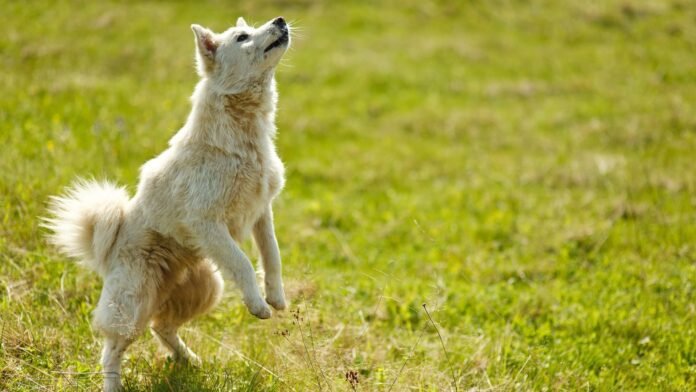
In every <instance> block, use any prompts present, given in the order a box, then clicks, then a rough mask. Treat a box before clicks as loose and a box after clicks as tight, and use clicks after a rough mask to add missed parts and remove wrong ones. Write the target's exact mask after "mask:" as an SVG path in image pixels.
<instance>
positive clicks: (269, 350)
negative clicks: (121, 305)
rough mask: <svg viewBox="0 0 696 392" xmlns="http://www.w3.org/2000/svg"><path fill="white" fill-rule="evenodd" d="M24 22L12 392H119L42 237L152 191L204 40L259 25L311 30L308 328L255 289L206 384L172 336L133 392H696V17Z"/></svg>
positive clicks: (283, 199)
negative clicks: (154, 163) (102, 390)
mask: <svg viewBox="0 0 696 392" xmlns="http://www.w3.org/2000/svg"><path fill="white" fill-rule="evenodd" d="M0 8H1V9H3V18H2V22H3V23H2V24H0V52H1V53H2V56H0V67H1V68H2V72H0V86H2V94H0V146H1V150H0V152H1V155H0V222H1V226H0V331H2V333H1V335H2V340H1V345H0V389H4V390H42V389H48V390H55V389H70V390H72V389H83V388H84V389H95V388H97V387H98V385H99V382H100V377H99V375H98V374H93V373H91V372H95V371H98V367H97V363H98V360H99V346H100V344H99V338H98V336H95V335H94V334H93V333H92V332H91V329H90V327H89V320H90V312H91V310H92V309H93V307H94V305H95V302H96V300H97V298H98V293H99V289H100V287H101V282H99V281H98V279H96V277H95V276H94V275H92V274H90V273H88V272H85V271H83V270H81V269H79V268H78V267H77V266H76V265H75V264H74V263H73V262H72V261H70V260H67V259H65V258H64V257H62V256H60V255H58V254H57V253H56V251H55V250H54V249H53V248H51V247H48V246H47V245H46V243H45V240H44V238H43V232H42V230H41V229H40V228H39V227H38V220H37V216H39V215H42V214H43V213H44V207H45V202H46V200H47V197H48V195H50V194H56V193H58V192H60V191H61V189H62V188H63V187H64V186H66V185H67V184H69V183H70V181H71V180H72V179H73V178H74V177H75V176H78V175H81V176H88V175H94V176H97V177H106V178H109V179H112V180H115V181H117V182H119V183H121V184H126V185H128V186H129V187H130V189H131V190H134V188H135V184H136V181H137V174H138V167H139V166H140V165H141V164H142V163H143V162H144V161H146V160H147V159H149V158H151V157H153V156H154V155H156V154H157V153H158V152H160V151H161V150H163V149H164V148H165V146H166V142H167V140H168V139H169V137H171V135H173V133H174V132H175V131H176V130H177V129H178V128H179V127H180V126H181V125H182V124H183V122H184V120H185V117H186V115H187V113H188V110H189V102H188V96H189V95H190V94H191V92H192V89H193V86H194V84H195V82H196V80H197V77H196V75H195V73H194V70H193V37H192V33H191V31H190V29H189V25H190V24H191V23H200V24H203V25H206V26H208V27H210V28H212V29H214V30H216V31H221V30H224V29H226V28H227V27H229V26H230V25H232V24H233V23H234V21H235V20H236V17H237V16H239V15H243V16H245V17H246V18H247V21H249V22H255V23H257V24H260V23H262V22H264V21H265V20H268V19H270V18H272V17H274V16H277V15H283V16H285V17H286V18H287V19H289V20H294V21H295V24H296V25H297V26H299V27H301V32H300V33H301V35H300V36H297V37H296V39H295V41H294V44H293V48H292V49H291V51H290V52H289V53H288V54H287V55H286V60H285V61H284V63H283V65H282V66H281V67H280V68H279V70H278V72H277V80H278V84H279V90H280V108H279V113H278V127H279V134H278V140H277V143H278V149H279V152H280V154H281V157H282V158H283V160H284V161H285V163H286V166H287V176H288V183H287V188H286V189H285V191H284V193H282V195H281V196H280V198H279V199H278V201H277V203H276V208H275V209H276V214H275V215H276V226H277V231H278V238H279V241H280V244H281V253H282V255H283V259H284V264H285V275H286V281H287V291H288V294H289V297H290V300H291V301H292V302H293V305H292V307H291V310H292V312H285V313H284V314H278V315H276V316H275V317H274V318H273V319H272V320H270V321H258V320H256V319H254V318H253V317H251V316H249V315H248V314H247V312H246V310H245V309H244V307H243V305H242V303H241V301H240V299H239V295H238V293H237V292H236V291H235V290H234V289H231V288H229V287H231V285H230V284H228V290H227V294H226V297H225V300H224V301H223V303H222V304H221V306H219V308H218V309H217V310H216V311H215V312H214V313H213V314H212V315H210V316H207V317H205V318H202V319H200V320H198V321H195V322H194V323H192V325H190V326H189V327H188V328H186V330H185V331H184V333H183V335H184V339H185V340H186V341H187V342H188V343H189V345H190V346H191V347H192V348H193V350H194V351H196V352H198V354H200V355H201V356H202V357H203V358H204V360H205V361H206V363H205V365H204V366H203V368H202V369H200V370H191V369H186V368H184V369H181V368H178V367H176V366H174V365H173V364H171V363H168V362H166V361H164V360H162V359H161V354H160V353H158V352H157V348H156V345H155V344H154V342H153V341H152V339H150V338H149V337H146V338H144V339H141V340H139V341H138V342H137V343H136V344H135V345H133V346H132V348H131V350H130V356H129V359H128V360H127V361H126V363H125V373H124V377H125V381H126V383H127V385H128V388H129V390H162V391H169V390H293V389H294V390H351V389H353V388H355V389H358V390H385V391H386V390H394V391H397V390H410V389H415V390H446V389H448V388H450V389H451V388H454V384H456V387H457V388H458V389H460V390H467V389H470V388H474V389H475V390H545V389H546V390H579V389H582V390H688V389H690V388H693V385H695V383H696V332H695V330H694V325H696V324H695V318H696V307H695V305H694V297H695V292H694V282H696V250H695V248H694V241H695V240H696V209H695V207H696V193H695V189H696V175H695V169H696V164H695V163H694V157H695V156H696V107H695V106H696V105H695V104H694V103H695V102H696V67H695V66H694V65H695V60H696V57H695V53H696V8H694V7H693V4H692V3H691V2H690V1H687V0H672V1H667V0H665V1H643V0H621V1H614V0H609V1H602V2H587V1H581V0H574V1H564V2H560V1H551V0H546V1H542V0H533V1H516V0H506V1H504V0H491V1H459V2H455V1H436V2H423V1H410V0H401V1H379V2H366V1H365V2H363V1H358V2H341V1H332V2H322V1H318V2H286V1H278V2H269V1H253V2H195V3H194V2H146V3H135V2H114V3H111V2H87V1H84V2H76V1H71V2H66V1H59V2H19V1H0ZM246 249H248V250H249V252H251V254H255V252H254V251H253V249H252V248H251V247H250V246H249V244H247V245H246ZM423 303H426V304H427V305H428V309H429V310H430V312H431V314H432V317H433V319H434V321H435V323H436V324H437V326H438V328H439V332H440V333H441V334H442V335H443V336H442V337H443V339H444V342H445V345H446V349H447V354H448V355H445V352H444V350H443V348H442V347H441V345H440V341H439V338H438V335H437V333H436V331H435V329H434V326H433V324H432V323H431V322H430V321H429V320H428V317H427V315H426V314H425V312H424V310H423V308H422V306H421V304H423ZM448 358H449V360H448ZM348 372H355V374H356V375H357V380H358V383H357V385H351V383H350V382H349V381H348V380H347V378H346V373H348ZM348 378H351V377H348Z"/></svg>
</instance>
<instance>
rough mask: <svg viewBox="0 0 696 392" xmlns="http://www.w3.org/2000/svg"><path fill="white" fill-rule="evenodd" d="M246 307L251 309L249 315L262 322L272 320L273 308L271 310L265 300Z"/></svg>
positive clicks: (248, 303) (251, 303) (248, 304)
mask: <svg viewBox="0 0 696 392" xmlns="http://www.w3.org/2000/svg"><path fill="white" fill-rule="evenodd" d="M259 299H260V298H259ZM246 306H247V309H249V313H251V314H253V315H254V316H256V317H258V318H260V319H262V320H265V319H268V318H271V308H269V307H268V305H266V303H265V302H263V300H260V301H253V302H251V301H250V302H247V304H246Z"/></svg>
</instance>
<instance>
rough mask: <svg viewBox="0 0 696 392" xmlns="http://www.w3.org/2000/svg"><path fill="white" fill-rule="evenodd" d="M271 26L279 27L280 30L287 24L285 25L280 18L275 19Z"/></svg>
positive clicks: (283, 20)
mask: <svg viewBox="0 0 696 392" xmlns="http://www.w3.org/2000/svg"><path fill="white" fill-rule="evenodd" d="M273 24H274V25H276V26H278V27H280V28H283V27H285V26H286V25H287V23H285V19H283V17H282V16H279V17H277V18H275V20H274V21H273Z"/></svg>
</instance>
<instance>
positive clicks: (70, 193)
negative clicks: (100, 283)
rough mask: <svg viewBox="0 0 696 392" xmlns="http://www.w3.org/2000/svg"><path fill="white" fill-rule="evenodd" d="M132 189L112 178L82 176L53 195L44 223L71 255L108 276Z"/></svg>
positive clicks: (51, 237) (60, 246) (55, 241)
mask: <svg viewBox="0 0 696 392" xmlns="http://www.w3.org/2000/svg"><path fill="white" fill-rule="evenodd" d="M128 199H129V197H128V193H127V192H126V190H125V189H124V188H120V187H117V186H116V185H113V184H111V183H109V182H106V181H103V182H98V181H94V180H79V181H77V182H76V183H75V184H73V185H72V186H71V187H70V188H68V190H67V191H66V192H65V194H63V195H62V196H53V197H51V201H50V204H49V208H48V211H49V215H50V216H49V217H47V218H44V222H43V226H44V227H46V228H48V229H49V230H51V232H52V233H51V234H50V235H49V240H50V241H51V242H52V243H53V244H55V245H56V246H58V248H59V249H60V250H61V251H62V252H63V253H65V254H66V255H68V256H70V257H74V258H77V259H79V260H80V261H81V262H82V263H83V264H84V265H85V266H86V267H87V268H89V269H91V270H94V271H96V272H97V273H99V274H100V275H102V276H104V275H105V273H106V270H107V268H108V265H107V258H108V256H109V253H110V252H111V249H112V248H113V246H114V243H115V242H116V238H117V236H118V232H119V230H120V229H121V225H122V224H123V220H124V216H125V211H126V205H127V203H128Z"/></svg>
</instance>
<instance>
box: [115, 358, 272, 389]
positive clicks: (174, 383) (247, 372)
mask: <svg viewBox="0 0 696 392" xmlns="http://www.w3.org/2000/svg"><path fill="white" fill-rule="evenodd" d="M277 381H278V380H276V379H275V377H273V376H270V375H268V374H266V373H263V372H262V370H261V369H258V368H251V367H249V366H246V365H245V364H244V363H241V362H240V363H231V364H226V365H223V364H220V363H218V362H212V363H206V364H204V365H203V366H202V367H200V368H197V367H193V366H190V365H185V364H178V363H175V362H172V361H171V360H167V361H166V362H164V364H163V366H158V365H154V364H148V363H144V362H141V363H138V370H137V371H136V372H134V373H132V374H130V375H125V377H124V379H123V384H124V390H125V391H126V392H136V391H143V392H144V391H154V392H171V391H231V390H234V391H266V390H277V387H278V385H277Z"/></svg>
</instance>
